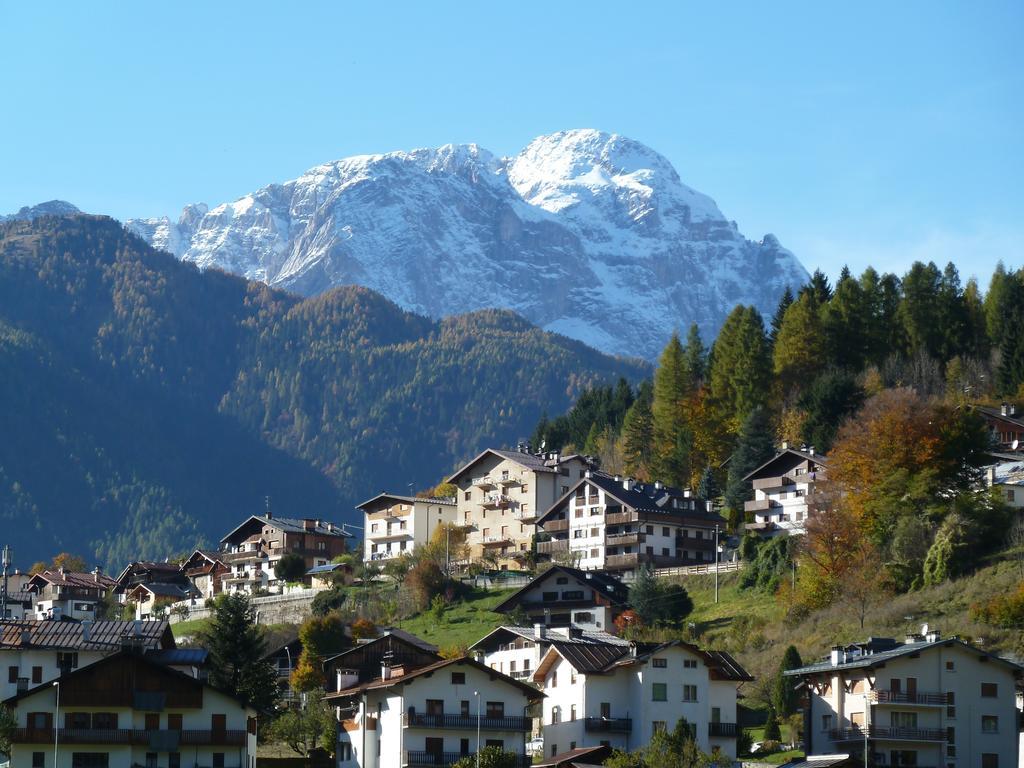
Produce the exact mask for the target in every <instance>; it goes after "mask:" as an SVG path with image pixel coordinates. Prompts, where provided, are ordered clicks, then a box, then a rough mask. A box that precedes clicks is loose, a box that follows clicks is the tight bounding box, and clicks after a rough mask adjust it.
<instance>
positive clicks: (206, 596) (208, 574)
mask: <svg viewBox="0 0 1024 768" xmlns="http://www.w3.org/2000/svg"><path fill="white" fill-rule="evenodd" d="M181 570H182V573H184V574H185V577H186V578H187V579H188V580H189V581H190V582H191V583H192V586H193V587H195V588H196V591H197V592H198V593H199V596H200V598H199V599H200V600H210V599H212V598H214V597H216V596H217V595H219V594H220V593H221V592H222V591H223V589H224V581H223V580H224V578H225V577H227V576H230V575H231V567H230V566H228V565H227V564H226V563H225V562H224V560H223V559H222V555H221V553H220V552H214V551H208V550H203V549H197V550H196V551H195V552H193V553H192V554H191V555H189V557H188V559H187V560H186V561H185V562H183V563H182V564H181Z"/></svg>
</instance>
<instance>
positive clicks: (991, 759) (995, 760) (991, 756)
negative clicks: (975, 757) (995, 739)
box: [981, 752, 999, 768]
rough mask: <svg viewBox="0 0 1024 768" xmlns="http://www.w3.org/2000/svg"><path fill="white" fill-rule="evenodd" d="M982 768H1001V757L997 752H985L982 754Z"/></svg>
mask: <svg viewBox="0 0 1024 768" xmlns="http://www.w3.org/2000/svg"><path fill="white" fill-rule="evenodd" d="M981 768H999V755H997V754H996V753H995V752H985V753H984V754H982V756H981Z"/></svg>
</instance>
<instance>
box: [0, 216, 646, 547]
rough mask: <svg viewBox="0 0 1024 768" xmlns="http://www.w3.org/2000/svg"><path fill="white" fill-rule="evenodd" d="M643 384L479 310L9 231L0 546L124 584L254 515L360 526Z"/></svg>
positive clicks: (3, 286)
mask: <svg viewBox="0 0 1024 768" xmlns="http://www.w3.org/2000/svg"><path fill="white" fill-rule="evenodd" d="M646 374H647V370H646V367H645V366H644V365H643V364H642V363H639V362H635V361H625V360H620V359H615V358H610V357H607V356H604V355H601V354H599V353H597V352H595V351H593V350H591V349H589V348H587V347H585V346H583V345H582V344H579V343H576V342H572V341H570V340H568V339H565V338H563V337H560V336H556V335H552V334H548V333H544V332H542V331H539V330H537V329H536V328H534V327H533V326H531V325H529V324H528V323H527V322H525V321H524V320H522V319H521V318H519V317H518V316H516V315H514V314H511V313H508V312H500V311H488V312H479V313H474V314H471V315H464V316H456V317H453V318H450V319H447V320H443V321H439V322H433V321H430V320H427V319H425V318H422V317H419V316H416V315H412V314H409V313H407V312H403V311H402V310H400V309H399V308H397V307H396V306H395V305H393V304H391V303H390V302H388V301H387V300H385V299H383V298H382V297H381V296H379V295H377V294H375V293H373V292H372V291H369V290H366V289H361V288H339V289H335V290H333V291H330V292H328V293H326V294H323V295H321V296H319V297H316V298H314V299H308V300H302V299H300V298H298V297H295V296H292V295H289V294H286V293H283V292H280V291H274V290H271V289H269V288H267V287H266V286H265V285H262V284H260V283H252V282H248V281H245V280H243V279H240V278H236V277H232V276H229V275H226V274H223V273H220V272H217V271H208V272H205V273H201V272H200V271H199V270H197V269H196V268H195V267H193V266H191V265H188V264H183V263H180V262H178V261H177V260H175V259H174V258H172V257H170V256H168V255H166V254H163V253H160V252H157V251H154V250H153V249H151V248H149V247H148V246H147V245H145V243H143V241H141V240H140V239H138V238H136V237H135V236H133V235H131V234H129V233H127V232H126V231H125V230H124V229H122V227H121V226H120V225H119V224H118V223H117V222H115V221H113V220H110V219H106V218H102V217H87V216H79V217H69V218H52V217H48V218H41V219H37V220H36V221H34V222H9V223H6V224H4V225H2V226H0V435H2V439H0V530H2V531H3V537H2V539H3V541H4V542H7V543H10V544H12V545H13V546H14V547H15V548H16V550H17V559H18V562H19V563H28V562H32V561H34V560H39V559H44V558H48V557H49V556H50V555H52V554H53V553H54V552H56V551H59V550H68V551H71V552H75V553H78V554H81V555H83V556H85V557H86V558H88V559H95V560H96V561H98V562H100V563H102V564H104V565H108V566H117V565H120V564H122V563H123V561H125V560H127V559H129V558H145V557H163V556H165V555H168V554H171V553H172V552H175V551H179V550H182V549H186V548H188V547H190V546H193V545H194V544H196V543H199V542H202V541H205V542H207V543H210V542H215V541H216V540H217V539H219V537H220V535H222V534H223V533H224V532H226V530H228V529H229V528H230V527H232V526H233V525H234V523H235V522H236V521H237V520H238V519H239V518H240V517H241V516H243V515H246V514H250V513H254V512H260V511H262V510H263V508H264V499H265V497H270V504H271V506H272V507H273V509H274V510H275V511H277V512H278V513H279V514H294V515H304V516H314V517H315V516H320V517H331V518H332V519H334V520H345V519H348V520H353V519H354V516H353V512H352V505H353V504H354V503H357V502H358V501H360V500H361V499H362V498H363V497H365V496H366V495H369V494H371V493H373V492H376V491H379V490H380V489H382V488H391V489H393V490H406V489H407V487H408V486H409V485H412V486H414V487H421V486H424V485H427V484H429V483H432V482H434V481H436V479H437V477H438V476H440V475H441V474H443V473H444V472H445V471H447V470H449V469H450V468H451V467H452V466H454V464H455V463H456V462H457V461H459V460H461V459H463V458H465V457H467V456H469V455H471V454H472V453H473V452H475V451H476V450H478V449H479V448H480V447H481V446H482V445H484V444H508V443H510V442H512V441H514V440H516V439H517V438H519V437H522V436H525V435H526V434H528V433H529V430H530V429H531V427H532V425H533V424H534V423H536V421H537V419H538V418H539V416H540V415H541V411H542V407H543V405H542V404H549V405H550V407H558V408H562V409H564V408H565V407H567V406H568V405H569V403H571V402H572V400H573V399H574V398H575V397H576V396H577V395H578V394H579V392H580V391H582V390H584V389H585V388H587V387H590V386H593V385H596V384H598V383H599V382H602V381H614V380H616V379H617V378H618V377H620V376H625V377H626V378H628V379H630V380H637V379H639V378H642V377H643V376H644V375H646Z"/></svg>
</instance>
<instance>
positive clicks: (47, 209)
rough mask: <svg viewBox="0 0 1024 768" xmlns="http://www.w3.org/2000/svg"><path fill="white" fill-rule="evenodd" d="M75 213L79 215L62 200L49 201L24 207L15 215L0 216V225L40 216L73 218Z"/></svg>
mask: <svg viewBox="0 0 1024 768" xmlns="http://www.w3.org/2000/svg"><path fill="white" fill-rule="evenodd" d="M76 213H81V211H80V210H78V208H76V207H75V206H73V205H72V204H71V203H68V202H66V201H64V200H50V201H48V202H45V203H39V205H33V206H32V207H29V206H27V205H26V206H25V207H23V208H22V209H21V210H19V211H18V212H17V213H11V214H8V215H6V216H3V215H0V223H3V222H5V221H32V220H33V219H38V218H39V217H40V216H73V215H74V214H76Z"/></svg>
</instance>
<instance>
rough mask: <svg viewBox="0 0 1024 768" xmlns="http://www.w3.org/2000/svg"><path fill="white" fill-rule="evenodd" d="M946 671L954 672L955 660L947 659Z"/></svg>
mask: <svg viewBox="0 0 1024 768" xmlns="http://www.w3.org/2000/svg"><path fill="white" fill-rule="evenodd" d="M946 671H947V672H956V662H954V661H947V662H946Z"/></svg>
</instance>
